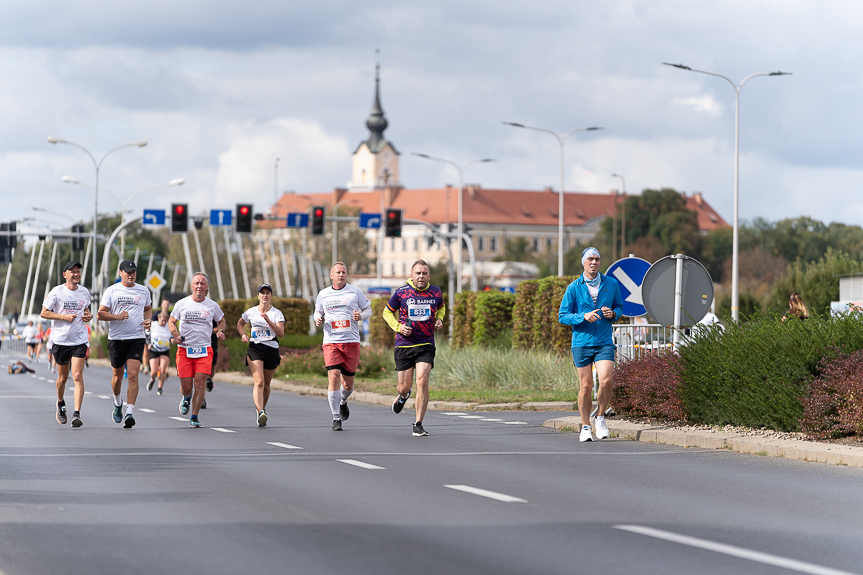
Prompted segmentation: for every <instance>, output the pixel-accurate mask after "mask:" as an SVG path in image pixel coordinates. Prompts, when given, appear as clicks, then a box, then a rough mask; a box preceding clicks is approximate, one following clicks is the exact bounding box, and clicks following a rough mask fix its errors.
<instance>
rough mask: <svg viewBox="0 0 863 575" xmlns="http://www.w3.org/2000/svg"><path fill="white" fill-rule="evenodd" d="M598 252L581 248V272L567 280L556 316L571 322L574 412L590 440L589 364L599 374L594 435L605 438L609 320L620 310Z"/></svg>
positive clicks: (611, 345)
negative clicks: (576, 386)
mask: <svg viewBox="0 0 863 575" xmlns="http://www.w3.org/2000/svg"><path fill="white" fill-rule="evenodd" d="M599 264H600V256H599V250H597V249H596V248H592V247H591V248H587V249H586V250H584V252H582V255H581V265H583V266H584V274H582V275H581V276H580V277H579V278H578V279H576V280H575V281H574V282H572V283H571V284H569V285H568V286H567V288H566V292H565V293H564V294H563V301H561V302H560V311H559V312H558V314H557V320H558V321H559V322H560V323H562V324H564V325H569V326H572V362H573V363H574V364H575V369H576V372H577V373H578V381H579V385H580V387H579V391H578V412H579V414H580V415H581V433H580V434H579V437H578V440H579V441H593V435H592V434H591V428H590V412H591V410H592V409H593V397H592V394H593V369H592V368H593V366H596V373H597V375H598V376H599V392H598V393H597V396H596V400H597V403H598V404H599V411H598V412H597V416H596V419H595V423H596V437H597V438H598V439H607V438H608V436H609V432H608V426H607V425H606V423H605V416H604V415H603V414H604V413H605V410H606V409H607V408H608V404H609V402H610V401H611V383H612V378H613V377H614V352H615V347H614V342H613V341H612V339H611V324H612V323H613V322H614V321H617V320H618V319H620V316H621V315H622V314H623V299H622V298H621V297H620V287H619V286H618V285H617V280H616V279H614V278H610V277H608V276H606V275H603V274H601V273H599Z"/></svg>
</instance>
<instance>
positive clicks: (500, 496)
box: [444, 485, 527, 503]
mask: <svg viewBox="0 0 863 575" xmlns="http://www.w3.org/2000/svg"><path fill="white" fill-rule="evenodd" d="M444 487H447V488H449V489H455V490H456V491H464V492H465V493H471V494H473V495H479V496H480V497H488V498H489V499H494V500H496V501H503V502H504V503H527V500H526V499H521V498H520V497H513V496H512V495H507V494H506V493H498V492H496V491H488V490H487V489H480V488H478V487H471V486H470V485H444Z"/></svg>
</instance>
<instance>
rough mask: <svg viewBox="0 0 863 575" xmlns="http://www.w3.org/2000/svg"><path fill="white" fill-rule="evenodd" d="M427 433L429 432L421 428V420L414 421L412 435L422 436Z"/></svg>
mask: <svg viewBox="0 0 863 575" xmlns="http://www.w3.org/2000/svg"><path fill="white" fill-rule="evenodd" d="M428 434H429V432H428V431H426V430H425V429H423V422H422V421H417V422H416V423H414V432H413V436H414V437H423V436H425V435H428Z"/></svg>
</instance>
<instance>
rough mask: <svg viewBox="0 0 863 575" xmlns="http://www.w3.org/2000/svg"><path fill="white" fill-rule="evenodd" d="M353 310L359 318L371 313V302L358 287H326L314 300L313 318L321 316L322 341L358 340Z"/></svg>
mask: <svg viewBox="0 0 863 575" xmlns="http://www.w3.org/2000/svg"><path fill="white" fill-rule="evenodd" d="M354 310H357V311H359V312H361V314H362V315H361V316H360V317H361V318H362V319H367V318H369V317H371V315H372V304H371V303H369V300H368V298H367V297H366V295H365V294H364V293H363V292H362V290H360V288H358V287H356V286H353V285H351V284H345V287H343V288H342V289H333V286H329V287H326V288H324V289H322V290H321V291H320V293H318V297H317V299H316V300H315V319H316V320H317V319H319V318H321V317H323V320H324V324H323V325H324V343H352V342H358V341H360V325H359V322H357V321H354V319H353V317H354Z"/></svg>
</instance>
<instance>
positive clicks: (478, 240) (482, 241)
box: [476, 236, 485, 251]
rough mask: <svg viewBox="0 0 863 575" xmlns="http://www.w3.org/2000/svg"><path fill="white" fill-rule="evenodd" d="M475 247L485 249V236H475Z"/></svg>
mask: <svg viewBox="0 0 863 575" xmlns="http://www.w3.org/2000/svg"><path fill="white" fill-rule="evenodd" d="M476 249H477V250H478V251H483V250H484V249H485V238H484V237H483V236H479V237H477V238H476Z"/></svg>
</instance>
